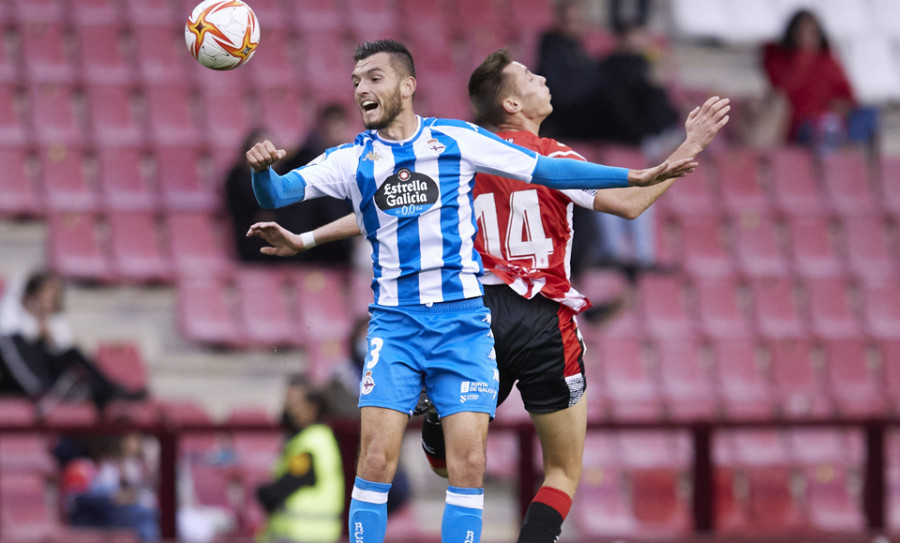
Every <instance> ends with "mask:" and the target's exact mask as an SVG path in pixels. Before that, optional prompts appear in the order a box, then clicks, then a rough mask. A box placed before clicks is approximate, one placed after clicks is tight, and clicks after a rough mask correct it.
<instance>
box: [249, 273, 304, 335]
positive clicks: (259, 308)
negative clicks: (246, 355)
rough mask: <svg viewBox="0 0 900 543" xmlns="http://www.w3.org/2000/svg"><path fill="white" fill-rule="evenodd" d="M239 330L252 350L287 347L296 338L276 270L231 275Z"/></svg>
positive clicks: (280, 275)
mask: <svg viewBox="0 0 900 543" xmlns="http://www.w3.org/2000/svg"><path fill="white" fill-rule="evenodd" d="M235 286H236V288H237V298H238V308H239V313H240V317H239V318H240V329H241V330H242V332H243V334H244V335H245V339H246V341H247V342H248V343H249V344H251V345H255V346H268V347H273V346H278V345H290V344H291V343H292V339H293V337H294V335H296V330H295V322H294V320H293V319H292V318H291V314H290V312H291V307H289V304H290V302H291V297H290V296H289V295H288V292H287V290H286V289H287V285H286V278H285V275H284V273H282V271H281V270H279V269H271V268H263V267H260V268H240V269H238V271H237V273H236V275H235Z"/></svg>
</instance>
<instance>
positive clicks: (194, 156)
mask: <svg viewBox="0 0 900 543" xmlns="http://www.w3.org/2000/svg"><path fill="white" fill-rule="evenodd" d="M154 156H155V158H156V179H157V185H158V186H159V187H160V192H161V196H162V204H163V207H164V208H165V209H166V210H167V211H207V212H208V211H215V210H217V209H219V207H220V205H221V202H220V198H219V196H218V194H217V193H216V191H215V190H214V188H213V181H212V180H211V179H209V176H208V175H206V170H205V169H204V167H203V164H202V159H203V156H202V153H201V151H200V149H199V148H198V147H195V146H186V145H183V146H175V145H169V144H167V145H165V146H158V147H156V148H155V149H154Z"/></svg>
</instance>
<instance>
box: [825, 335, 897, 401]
mask: <svg viewBox="0 0 900 543" xmlns="http://www.w3.org/2000/svg"><path fill="white" fill-rule="evenodd" d="M822 347H823V350H824V352H825V375H826V378H827V381H828V384H829V388H830V389H831V394H832V396H833V397H834V401H835V403H836V404H837V408H838V411H839V412H840V413H841V414H842V415H844V416H849V417H875V416H880V415H884V414H885V413H886V411H887V401H886V399H885V397H884V388H883V374H882V372H881V368H880V367H873V363H872V358H871V357H870V353H869V350H868V346H867V344H866V341H865V340H863V339H860V338H858V337H856V338H839V339H829V340H826V341H824V342H823V344H822Z"/></svg>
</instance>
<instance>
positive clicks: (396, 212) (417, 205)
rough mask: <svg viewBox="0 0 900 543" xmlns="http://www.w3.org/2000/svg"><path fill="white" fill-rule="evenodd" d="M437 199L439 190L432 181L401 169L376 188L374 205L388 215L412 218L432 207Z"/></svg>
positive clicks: (423, 175)
mask: <svg viewBox="0 0 900 543" xmlns="http://www.w3.org/2000/svg"><path fill="white" fill-rule="evenodd" d="M439 197H440V190H439V189H438V184H437V183H436V182H435V181H434V179H432V178H430V177H428V176H427V175H425V174H422V173H418V172H413V171H410V170H408V169H406V168H402V169H400V170H399V171H398V172H397V173H395V174H394V175H392V176H390V177H388V178H387V179H385V180H384V183H382V184H381V186H380V187H378V190H377V191H376V192H375V205H377V206H378V209H380V210H382V211H384V212H385V213H387V214H388V215H393V216H395V217H412V216H415V215H420V214H421V213H423V212H425V211H426V210H428V209H429V208H431V207H432V206H434V204H435V203H437V201H438V198H439Z"/></svg>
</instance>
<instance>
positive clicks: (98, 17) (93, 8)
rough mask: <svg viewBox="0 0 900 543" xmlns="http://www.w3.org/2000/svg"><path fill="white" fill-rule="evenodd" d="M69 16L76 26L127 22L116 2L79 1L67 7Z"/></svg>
mask: <svg viewBox="0 0 900 543" xmlns="http://www.w3.org/2000/svg"><path fill="white" fill-rule="evenodd" d="M151 3H154V2H151ZM69 15H70V16H71V17H72V21H73V22H74V23H75V25H76V26H98V25H112V24H113V23H121V22H123V21H126V20H127V19H126V18H125V16H124V15H125V14H124V12H123V11H122V10H121V3H120V2H118V1H116V0H79V1H78V2H73V3H71V4H70V5H69ZM133 20H140V19H133Z"/></svg>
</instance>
